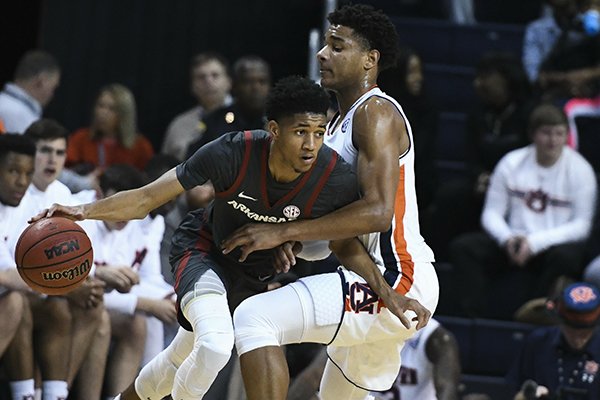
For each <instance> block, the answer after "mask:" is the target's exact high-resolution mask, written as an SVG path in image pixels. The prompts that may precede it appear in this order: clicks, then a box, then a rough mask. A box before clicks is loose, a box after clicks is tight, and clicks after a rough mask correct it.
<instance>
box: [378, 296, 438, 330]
mask: <svg viewBox="0 0 600 400" xmlns="http://www.w3.org/2000/svg"><path fill="white" fill-rule="evenodd" d="M380 297H381V300H383V302H384V304H385V306H386V307H387V309H388V310H390V312H391V313H392V314H394V315H395V316H396V317H398V318H399V319H400V322H402V325H404V326H405V327H406V329H410V326H411V321H409V320H408V318H407V317H406V315H404V313H405V312H407V311H412V312H414V313H415V314H416V316H415V317H413V319H412V321H417V330H419V329H421V328H424V327H425V325H427V323H428V322H429V319H430V318H431V312H429V310H428V309H426V308H425V307H423V305H422V304H421V303H419V302H418V301H417V300H415V299H411V298H409V297H406V296H404V295H401V294H400V293H398V292H396V291H395V290H393V289H391V288H390V290H389V291H388V292H386V294H385V295H384V296H380Z"/></svg>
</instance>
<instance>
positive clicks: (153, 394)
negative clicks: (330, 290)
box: [33, 78, 376, 400]
mask: <svg viewBox="0 0 600 400" xmlns="http://www.w3.org/2000/svg"><path fill="white" fill-rule="evenodd" d="M328 105H329V98H328V96H327V94H326V92H325V91H324V90H323V89H322V88H320V87H319V86H318V85H316V84H314V83H313V82H311V81H309V80H306V79H303V78H288V79H285V80H283V81H281V82H280V83H279V84H278V85H276V86H275V88H274V89H273V91H272V93H271V94H270V97H269V101H268V106H267V116H268V118H269V123H268V130H269V132H265V131H251V132H250V131H247V132H232V133H229V134H226V135H224V136H222V137H221V138H219V139H217V140H216V141H214V142H211V143H209V144H208V145H206V146H205V147H203V148H201V149H199V150H198V152H196V153H195V154H194V155H193V156H192V157H191V158H190V159H189V160H187V161H185V162H184V163H182V164H180V165H179V166H177V167H176V168H175V169H173V170H171V171H169V172H167V173H166V174H165V175H163V176H162V177H160V178H158V179H157V180H156V181H154V182H152V183H150V184H148V185H147V186H145V187H142V188H140V189H135V190H132V191H126V192H121V193H117V194H116V195H113V196H110V197H108V198H106V199H103V200H100V201H97V202H94V203H90V204H85V205H79V206H74V207H66V206H61V205H53V206H52V207H51V208H50V209H49V210H46V211H45V212H42V213H41V214H40V215H38V216H36V217H34V218H33V220H35V219H37V218H40V217H42V216H51V215H63V216H67V217H70V218H72V219H79V220H81V219H86V218H88V219H101V220H117V221H119V220H127V219H132V218H140V217H143V216H145V215H146V214H147V213H148V212H149V211H150V210H152V209H154V208H156V207H158V206H159V205H161V204H164V203H165V202H167V201H169V200H170V199H172V198H174V197H176V196H177V195H179V194H180V193H182V192H183V191H184V190H186V189H190V188H193V187H195V186H196V185H199V184H203V183H204V182H206V181H208V180H210V181H211V182H212V184H213V185H214V188H215V192H216V198H215V200H214V202H213V203H212V204H211V206H210V207H208V208H207V209H206V210H198V211H196V212H193V213H191V214H190V215H189V216H188V217H187V218H186V219H185V220H184V221H183V222H182V224H181V226H180V228H179V230H178V232H177V233H176V235H175V238H174V245H173V250H172V253H171V261H172V266H173V271H174V273H175V276H176V282H175V287H176V291H177V293H178V303H179V317H180V318H179V319H180V322H181V324H182V326H183V328H182V329H180V330H179V332H178V334H177V336H176V337H175V339H174V340H173V342H172V343H171V345H170V346H169V347H167V349H165V350H164V351H163V352H162V353H160V354H159V355H158V356H157V357H156V358H154V359H153V360H152V361H151V362H150V363H149V364H148V365H146V366H145V367H144V368H143V369H142V371H141V372H140V375H139V376H138V378H137V379H136V381H135V382H134V384H132V385H131V386H130V387H129V388H128V389H127V390H126V391H125V392H124V393H123V395H120V396H122V397H120V396H118V397H117V398H122V399H144V400H146V399H152V400H154V399H157V400H158V399H162V398H163V397H165V396H167V395H168V394H172V396H173V398H175V399H178V400H181V399H199V398H202V396H203V395H204V393H205V392H206V391H207V390H208V388H209V387H210V385H211V383H212V382H213V380H214V379H215V377H216V375H217V373H218V372H219V370H220V369H221V368H222V367H223V366H224V365H225V364H226V363H227V361H228V359H229V356H230V353H231V349H232V347H233V341H234V335H233V325H232V318H231V313H230V309H231V310H232V309H234V308H235V307H236V306H237V304H238V303H239V302H240V301H241V300H243V299H244V298H246V297H248V296H251V295H253V294H256V293H260V292H263V291H265V290H266V288H267V285H268V283H269V280H270V279H271V278H272V276H273V275H274V274H275V271H274V268H273V267H272V264H273V263H272V261H273V256H274V254H275V253H274V251H273V250H265V251H260V252H256V253H253V255H252V257H248V259H247V260H246V261H245V262H240V261H239V254H234V253H229V254H227V255H224V254H222V252H221V250H220V246H219V244H220V242H221V240H223V239H224V238H225V237H227V236H228V235H229V234H230V233H231V232H233V231H234V230H235V229H237V228H239V227H240V226H242V225H244V224H246V223H248V222H251V221H259V222H269V223H282V222H287V221H291V220H295V219H303V218H316V217H319V216H321V215H324V214H325V213H328V212H331V211H333V210H335V209H337V208H340V207H342V206H344V205H346V204H348V203H350V202H352V201H354V200H356V199H357V197H358V186H357V183H356V182H357V179H356V176H355V175H354V174H353V173H352V172H351V170H350V167H349V166H348V165H347V164H345V163H344V162H343V161H342V160H341V158H340V157H339V156H338V155H337V153H335V152H334V151H332V150H331V149H329V148H327V147H326V146H323V147H321V146H322V142H323V135H324V134H325V126H326V111H327V107H328ZM356 243H358V242H356ZM349 251H352V252H353V253H355V254H353V255H354V257H355V259H356V260H360V262H361V264H362V265H366V264H370V265H371V267H372V269H373V270H376V266H375V265H374V264H373V263H372V261H371V259H370V257H369V256H368V254H367V253H366V251H365V250H364V248H363V247H362V245H360V244H358V245H356V244H355V245H353V246H352V247H351V249H350V248H349ZM299 256H301V257H302V254H300V255H299ZM186 329H187V330H186ZM190 330H191V332H190Z"/></svg>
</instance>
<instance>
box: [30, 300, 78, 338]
mask: <svg viewBox="0 0 600 400" xmlns="http://www.w3.org/2000/svg"><path fill="white" fill-rule="evenodd" d="M39 315H40V314H39V313H38V314H36V321H35V322H37V316H39ZM43 315H44V319H45V321H44V322H45V325H47V326H48V327H51V328H52V330H53V331H54V332H56V333H58V332H64V333H65V334H70V332H71V323H72V313H71V309H70V307H69V302H68V301H67V299H64V298H53V299H50V298H48V299H46V300H45V302H44V306H43Z"/></svg>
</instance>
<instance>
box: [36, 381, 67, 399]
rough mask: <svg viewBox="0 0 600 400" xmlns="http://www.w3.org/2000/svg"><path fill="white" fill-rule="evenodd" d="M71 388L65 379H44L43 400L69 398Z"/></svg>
mask: <svg viewBox="0 0 600 400" xmlns="http://www.w3.org/2000/svg"><path fill="white" fill-rule="evenodd" d="M68 396H69V388H68V387H67V382H65V381H43V382H42V400H67V397H68Z"/></svg>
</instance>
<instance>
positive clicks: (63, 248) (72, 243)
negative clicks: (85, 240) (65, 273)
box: [44, 240, 79, 260]
mask: <svg viewBox="0 0 600 400" xmlns="http://www.w3.org/2000/svg"><path fill="white" fill-rule="evenodd" d="M75 250H79V241H77V240H69V241H66V242H62V243H59V244H57V245H55V246H52V247H50V248H49V249H44V253H45V254H46V258H47V259H48V260H51V259H53V258H54V257H56V256H61V255H63V254H67V253H70V252H72V251H75Z"/></svg>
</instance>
